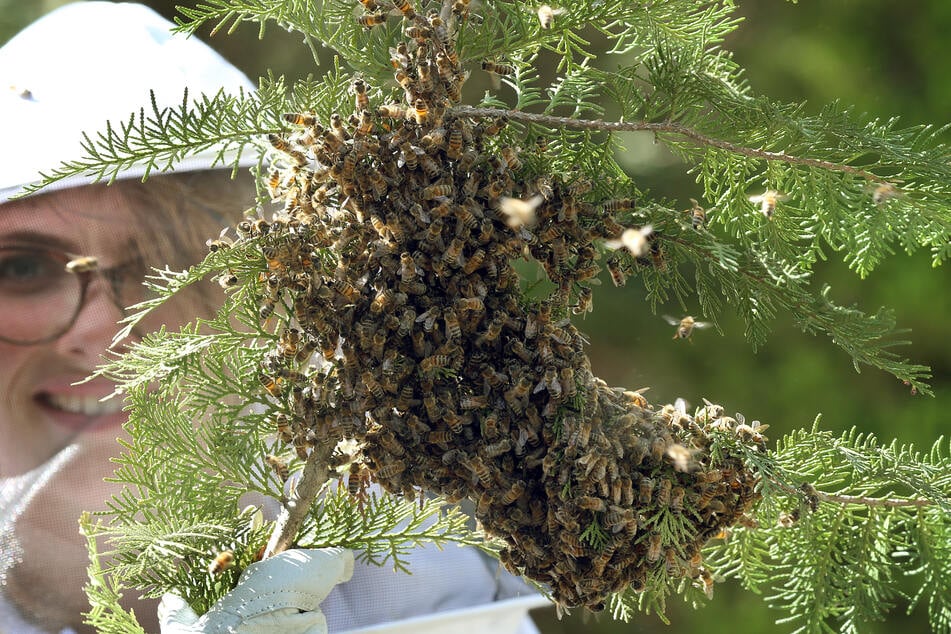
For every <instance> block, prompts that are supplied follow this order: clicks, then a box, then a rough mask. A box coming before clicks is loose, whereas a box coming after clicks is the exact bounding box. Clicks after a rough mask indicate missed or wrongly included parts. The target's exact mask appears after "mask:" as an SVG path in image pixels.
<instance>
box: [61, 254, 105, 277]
mask: <svg viewBox="0 0 951 634" xmlns="http://www.w3.org/2000/svg"><path fill="white" fill-rule="evenodd" d="M69 257H70V258H72V259H71V260H70V261H69V262H67V263H66V266H65V270H66V271H67V272H68V273H77V274H78V273H88V272H90V271H95V270H96V269H98V268H99V260H98V259H97V258H96V257H95V256H92V255H70V256H69Z"/></svg>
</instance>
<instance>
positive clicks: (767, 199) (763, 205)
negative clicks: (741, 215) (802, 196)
mask: <svg viewBox="0 0 951 634" xmlns="http://www.w3.org/2000/svg"><path fill="white" fill-rule="evenodd" d="M788 198H789V196H787V195H786V194H784V193H782V192H778V191H776V190H774V189H767V190H766V191H765V192H763V193H762V194H757V195H756V196H750V202H751V203H759V206H760V207H759V211H760V213H761V214H763V215H764V216H766V219H767V220H770V219H772V217H773V214H774V213H775V212H776V205H777V204H778V203H779V202H781V201H784V200H787V199H788Z"/></svg>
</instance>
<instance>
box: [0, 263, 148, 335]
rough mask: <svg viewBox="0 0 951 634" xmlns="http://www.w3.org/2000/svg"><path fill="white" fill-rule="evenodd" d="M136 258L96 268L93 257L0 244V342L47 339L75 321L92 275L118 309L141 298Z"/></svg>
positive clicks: (140, 272)
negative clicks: (106, 285) (102, 283)
mask: <svg viewBox="0 0 951 634" xmlns="http://www.w3.org/2000/svg"><path fill="white" fill-rule="evenodd" d="M144 274H145V267H144V265H143V263H142V262H141V260H140V259H135V260H134V261H132V262H130V263H126V264H122V265H119V266H115V267H111V268H109V269H100V268H99V267H98V261H97V260H96V258H93V257H89V256H75V255H70V254H68V253H65V252H63V251H58V250H56V249H47V248H42V247H35V246H0V341H5V342H7V343H12V344H17V345H24V346H28V345H34V344H39V343H48V342H50V341H54V340H56V339H57V338H59V337H61V336H62V335H63V334H65V333H66V332H67V331H68V330H69V329H70V328H72V326H73V324H74V323H75V322H76V317H77V316H78V315H79V311H80V310H81V309H82V307H83V303H84V302H85V300H86V291H87V289H88V288H89V284H90V282H92V280H93V278H94V277H95V276H97V275H98V276H100V277H103V278H104V279H105V280H106V281H107V282H108V283H109V287H110V289H111V299H112V301H113V302H114V303H115V304H116V306H117V307H118V308H119V309H120V310H124V308H125V307H126V306H131V305H132V304H135V303H138V302H140V301H142V300H143V299H144V298H145V292H144V291H145V288H144V287H143V286H142V280H143V277H144Z"/></svg>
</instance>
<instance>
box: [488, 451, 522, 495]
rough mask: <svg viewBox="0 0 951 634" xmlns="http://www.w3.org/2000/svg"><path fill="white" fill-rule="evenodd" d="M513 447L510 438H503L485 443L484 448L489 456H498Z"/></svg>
mask: <svg viewBox="0 0 951 634" xmlns="http://www.w3.org/2000/svg"><path fill="white" fill-rule="evenodd" d="M511 449H512V441H511V440H509V439H508V438H503V439H502V440H500V441H498V442H494V443H491V444H488V445H485V447H484V448H483V450H484V452H485V455H486V457H487V458H496V457H498V456H501V455H502V454H504V453H505V452H507V451H509V450H511ZM516 497H518V495H516ZM512 501H513V502H514V501H515V500H512ZM506 504H508V502H506Z"/></svg>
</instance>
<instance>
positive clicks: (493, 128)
mask: <svg viewBox="0 0 951 634" xmlns="http://www.w3.org/2000/svg"><path fill="white" fill-rule="evenodd" d="M508 122H509V119H508V117H506V116H504V115H503V116H501V117H498V118H497V119H494V120H493V121H492V123H490V124H489V125H487V126H486V127H485V128H484V129H483V130H482V134H483V136H495V135H497V134H498V133H499V132H501V131H502V128H504V127H505V126H506V125H508Z"/></svg>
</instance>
